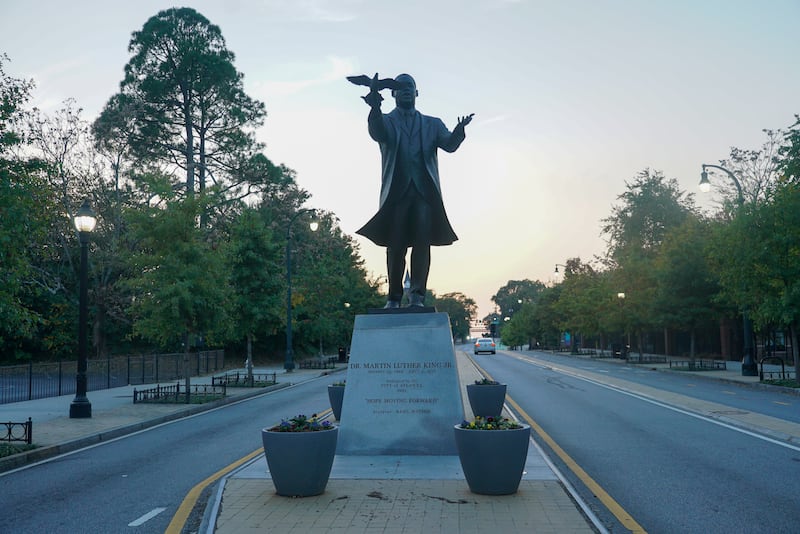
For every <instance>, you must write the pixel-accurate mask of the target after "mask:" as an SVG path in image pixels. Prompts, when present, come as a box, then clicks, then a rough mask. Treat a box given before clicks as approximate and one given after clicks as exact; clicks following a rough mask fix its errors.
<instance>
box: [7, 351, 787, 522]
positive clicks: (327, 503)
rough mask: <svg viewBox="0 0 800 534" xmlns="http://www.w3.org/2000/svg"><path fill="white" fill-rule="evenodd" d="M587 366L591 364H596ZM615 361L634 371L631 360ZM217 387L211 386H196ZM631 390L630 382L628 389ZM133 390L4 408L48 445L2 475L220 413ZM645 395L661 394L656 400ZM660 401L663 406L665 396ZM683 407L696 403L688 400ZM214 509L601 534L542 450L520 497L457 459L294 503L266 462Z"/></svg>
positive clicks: (237, 516) (468, 369) (405, 460)
mask: <svg viewBox="0 0 800 534" xmlns="http://www.w3.org/2000/svg"><path fill="white" fill-rule="evenodd" d="M456 354H457V362H458V371H459V377H460V380H461V384H462V395H463V397H464V399H466V384H469V383H472V382H473V381H474V380H475V379H476V378H478V377H479V376H480V375H479V373H478V371H477V369H475V367H474V365H473V364H472V361H471V358H470V357H469V356H468V355H467V354H466V353H464V352H461V351H457V352H456ZM581 358H585V359H587V360H589V357H588V356H584V357H581ZM608 361H614V362H616V363H619V364H625V362H623V361H621V360H608ZM640 365H642V366H644V367H646V368H650V369H654V370H664V369H668V365H664V364H650V363H648V364H640ZM339 370H344V367H341V368H340V369H339ZM273 371H275V372H277V373H278V382H279V384H278V385H277V386H275V387H286V386H288V385H289V384H291V383H298V382H302V381H306V380H311V379H313V378H317V377H319V376H320V375H322V374H329V373H330V371H319V370H305V369H304V370H300V369H297V370H295V371H293V372H292V373H285V372H284V371H283V369H258V370H257V372H273ZM683 372H686V371H683ZM686 373H691V374H692V375H695V376H697V377H698V379H710V380H717V381H727V382H730V383H731V384H738V385H742V386H745V387H763V386H761V385H760V384H759V383H758V377H743V376H741V368H740V364H738V363H735V362H728V370H724V371H706V372H686ZM598 376H599V375H598ZM602 378H603V379H604V380H609V378H610V377H609V376H608V375H603V376H602ZM331 381H333V379H331ZM208 382H210V377H205V378H199V379H193V381H192V383H208ZM630 384H631V383H630V382H628V383H627V386H630ZM137 387H139V388H141V387H142V386H137ZM133 389H134V387H133V386H128V387H124V388H116V389H111V390H103V391H92V392H89V395H88V396H89V399H90V401H91V403H92V412H93V413H92V418H91V419H70V418H69V417H68V413H69V405H70V403H71V402H72V399H73V397H74V396H73V395H67V396H62V397H55V398H49V399H40V400H34V401H27V402H19V403H13V404H5V405H0V421H14V422H22V421H26V420H27V419H28V417H30V418H31V419H32V420H33V437H34V442H35V443H36V444H37V445H38V448H37V449H35V450H33V451H30V452H29V453H23V454H19V455H16V456H13V457H7V458H2V459H0V474H1V473H2V472H4V471H8V470H10V469H14V468H16V467H20V466H23V465H25V464H27V463H31V462H34V461H38V460H42V459H45V458H48V457H52V456H55V455H57V454H61V453H64V452H68V451H70V450H75V449H77V448H80V447H84V446H87V445H90V444H93V443H99V442H101V441H107V440H109V439H113V438H115V437H119V436H123V435H126V434H130V433H132V432H136V431H139V430H142V429H145V428H148V427H150V426H154V425H156V424H160V423H164V422H167V421H170V420H173V419H177V418H180V417H185V416H186V415H189V414H191V413H197V412H199V411H203V410H207V409H209V407H211V406H216V404H214V405H200V406H186V405H152V404H133V402H132V398H133ZM644 389H646V388H644ZM263 392H264V390H263V389H258V390H255V391H252V390H251V391H248V390H246V388H231V389H229V396H228V399H226V402H231V401H233V400H238V399H241V398H244V397H246V396H252V395H258V394H261V393H263ZM643 393H645V394H647V393H653V394H655V391H654V392H648V391H644V392H643ZM659 394H660V396H662V397H663V395H664V392H663V391H662V392H659ZM673 400H674V401H675V402H680V403H686V402H690V401H692V399H689V398H688V397H685V398H682V399H673ZM667 402H670V400H668V399H667ZM694 402H695V403H696V406H694V407H693V408H694V409H697V410H698V411H700V412H701V413H708V414H710V415H711V416H717V417H720V418H726V417H727V418H733V419H732V422H735V423H736V424H739V425H744V426H748V425H752V426H753V427H757V428H758V429H759V430H760V431H762V432H764V431H766V432H767V433H770V432H772V433H774V435H775V437H778V438H781V439H788V440H790V441H797V440H800V425H796V424H794V423H788V422H786V421H781V420H777V419H773V418H769V417H764V416H757V415H754V414H746V413H740V414H737V413H730V410H728V411H727V412H725V413H720V412H721V410H718V409H717V408H718V406H715V405H713V403H702V402H700V401H696V400H694ZM465 405H466V406H465V414H464V417H465V419H469V418H471V415H472V414H471V413H469V403H467V402H465ZM748 418H750V419H752V420H750V419H748ZM208 506H209V508H208V511H207V514H206V520H205V521H204V523H203V525H202V532H204V533H205V532H208V533H213V532H216V533H219V534H225V533H240V532H257V531H267V530H268V531H269V532H279V533H293V532H298V533H299V532H302V533H309V532H312V533H313V532H319V533H322V532H326V533H330V532H342V533H345V532H347V533H353V532H365V533H366V532H382V533H389V534H391V533H403V532H426V533H427V532H447V533H451V532H485V531H494V532H509V533H513V532H540V533H564V532H567V533H584V532H585V533H589V532H597V531H598V529H597V528H596V527H595V526H594V525H593V520H594V518H593V517H590V516H587V515H586V513H585V512H584V510H586V509H587V508H586V507H585V505H584V504H583V503H580V502H577V501H576V500H574V498H573V497H571V496H570V494H569V493H568V492H567V490H566V489H565V486H564V485H563V484H562V483H561V482H560V479H559V476H558V473H556V472H555V471H554V470H553V468H552V467H551V464H550V462H549V461H548V460H547V459H546V458H545V457H544V455H543V453H542V452H541V451H540V450H539V449H538V447H536V445H535V444H532V445H531V449H530V452H529V457H528V462H527V464H526V473H525V475H524V477H523V480H522V483H521V484H520V489H519V491H518V492H517V493H516V494H515V495H510V496H482V495H475V494H472V493H470V492H469V489H468V488H467V485H466V482H465V481H464V479H463V474H462V473H461V469H460V464H459V463H458V459H457V457H359V458H357V460H354V459H353V458H347V457H337V459H336V461H335V462H334V468H333V471H332V473H331V479H330V482H329V483H328V486H327V488H326V491H325V493H323V494H322V495H320V496H317V497H307V498H304V499H290V498H285V497H280V496H277V495H276V494H275V492H274V487H273V486H272V483H271V481H270V480H269V473H268V470H267V466H266V461H265V460H264V457H263V455H262V456H259V457H257V458H255V459H254V460H252V461H250V462H248V463H246V464H245V465H244V466H242V467H241V468H239V469H237V470H236V471H234V472H232V473H231V474H229V475H227V476H226V477H225V478H224V479H222V481H221V482H220V484H218V486H217V489H216V491H215V492H214V495H213V496H212V499H211V501H210V502H209V504H208Z"/></svg>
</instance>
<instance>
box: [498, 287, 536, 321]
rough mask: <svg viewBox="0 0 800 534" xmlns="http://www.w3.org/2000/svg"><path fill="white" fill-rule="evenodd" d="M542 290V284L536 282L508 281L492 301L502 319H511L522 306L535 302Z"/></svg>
mask: <svg viewBox="0 0 800 534" xmlns="http://www.w3.org/2000/svg"><path fill="white" fill-rule="evenodd" d="M543 289H544V284H543V283H542V282H540V281H538V280H536V281H533V280H528V279H525V280H509V281H508V283H507V284H506V285H504V286H503V287H501V288H500V289H498V290H497V293H495V294H494V295H493V296H492V301H493V302H494V303H495V304H497V307H498V308H499V310H500V314H501V315H502V316H503V317H511V316H513V315H514V312H515V311H518V310H520V309H521V308H522V304H524V303H526V302H534V301H536V299H537V298H538V296H539V293H541V291H542V290H543Z"/></svg>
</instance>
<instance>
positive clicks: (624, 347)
mask: <svg viewBox="0 0 800 534" xmlns="http://www.w3.org/2000/svg"><path fill="white" fill-rule="evenodd" d="M617 301H619V309H620V314H621V315H622V343H621V345H620V348H619V357H620V358H621V359H623V360H627V359H628V345H630V344H631V340H630V335H631V334H630V332H628V321H626V317H625V293H624V292H622V291H620V292H619V293H617ZM626 336H627V339H626Z"/></svg>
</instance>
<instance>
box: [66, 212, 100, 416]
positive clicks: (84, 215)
mask: <svg viewBox="0 0 800 534" xmlns="http://www.w3.org/2000/svg"><path fill="white" fill-rule="evenodd" d="M74 223H75V229H76V230H78V239H79V240H80V244H81V267H80V298H79V311H78V371H77V374H76V376H75V399H73V401H72V404H70V406H69V416H70V418H71V419H86V418H89V417H91V416H92V404H91V403H90V402H89V399H88V398H87V397H86V385H87V378H86V368H87V352H88V346H87V340H86V337H87V335H88V325H87V323H88V320H89V311H88V300H89V298H88V297H89V289H88V286H89V265H88V264H89V234H90V233H91V232H92V230H94V227H95V224H97V218H96V217H95V214H94V212H93V211H92V208H91V206H90V205H89V201H88V200H84V201H83V205H81V207H80V209H79V210H78V213H76V214H75V218H74Z"/></svg>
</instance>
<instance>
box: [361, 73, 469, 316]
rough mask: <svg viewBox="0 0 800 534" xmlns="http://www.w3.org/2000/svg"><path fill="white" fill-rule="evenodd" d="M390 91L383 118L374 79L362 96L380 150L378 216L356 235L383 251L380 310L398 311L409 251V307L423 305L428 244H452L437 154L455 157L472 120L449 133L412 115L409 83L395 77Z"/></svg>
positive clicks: (433, 121) (413, 94) (439, 123)
mask: <svg viewBox="0 0 800 534" xmlns="http://www.w3.org/2000/svg"><path fill="white" fill-rule="evenodd" d="M383 81H384V82H385V81H386V80H383ZM388 81H390V82H391V80H388ZM393 86H394V89H392V96H393V97H394V99H395V105H396V107H395V109H394V110H392V111H391V112H390V113H388V114H384V113H382V112H381V101H382V100H383V98H382V97H381V95H380V93H379V91H380V86H379V80H378V75H377V74H376V75H375V77H374V78H373V79H372V81H371V83H370V92H369V94H367V96H365V97H362V98H363V99H364V101H365V102H366V103H367V104H369V106H370V111H369V116H368V118H367V124H368V126H369V135H370V136H371V137H372V139H374V140H375V141H377V142H378V144H379V145H380V150H381V163H382V165H381V168H382V175H381V194H380V208H379V209H378V213H377V214H375V216H374V217H372V219H370V220H369V222H367V224H365V225H364V226H363V227H362V228H361V229H360V230H358V232H357V233H358V234H360V235H363V236H364V237H367V238H369V239H370V240H371V241H372V242H374V243H375V244H376V245H380V246H384V247H386V267H387V272H388V277H389V297H388V300H387V302H386V306H385V308H399V307H400V300H401V299H402V297H403V274H404V272H405V268H406V252H407V251H408V248H409V247H411V289H410V297H409V306H424V305H425V291H426V287H427V284H428V272H429V270H430V264H431V245H450V244H452V243H453V241H455V240H456V239H458V237H457V236H456V234H455V232H454V231H453V228H452V227H451V226H450V221H448V220H447V214H446V213H445V210H444V204H443V203H442V191H441V187H440V185H439V165H438V159H437V150H438V149H439V148H441V149H442V150H445V151H447V152H455V150H456V149H457V148H458V147H459V145H461V142H462V141H464V137H465V133H464V128H465V127H466V126H467V125H468V124H469V123H470V122H471V121H472V116H473V115H467V116H465V117H459V119H458V124H457V125H456V127H455V128H454V129H453V131H452V132H450V130H448V129H447V127H446V126H445V125H444V123H443V122H442V121H441V119H438V118H436V117H429V116H428V115H423V114H421V113H420V112H419V111H417V110H416V108H415V101H416V98H417V95H418V92H417V85H416V83H415V82H414V78H412V77H411V76H409V75H408V74H401V75H399V76H397V78H395V79H394V83H393Z"/></svg>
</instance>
